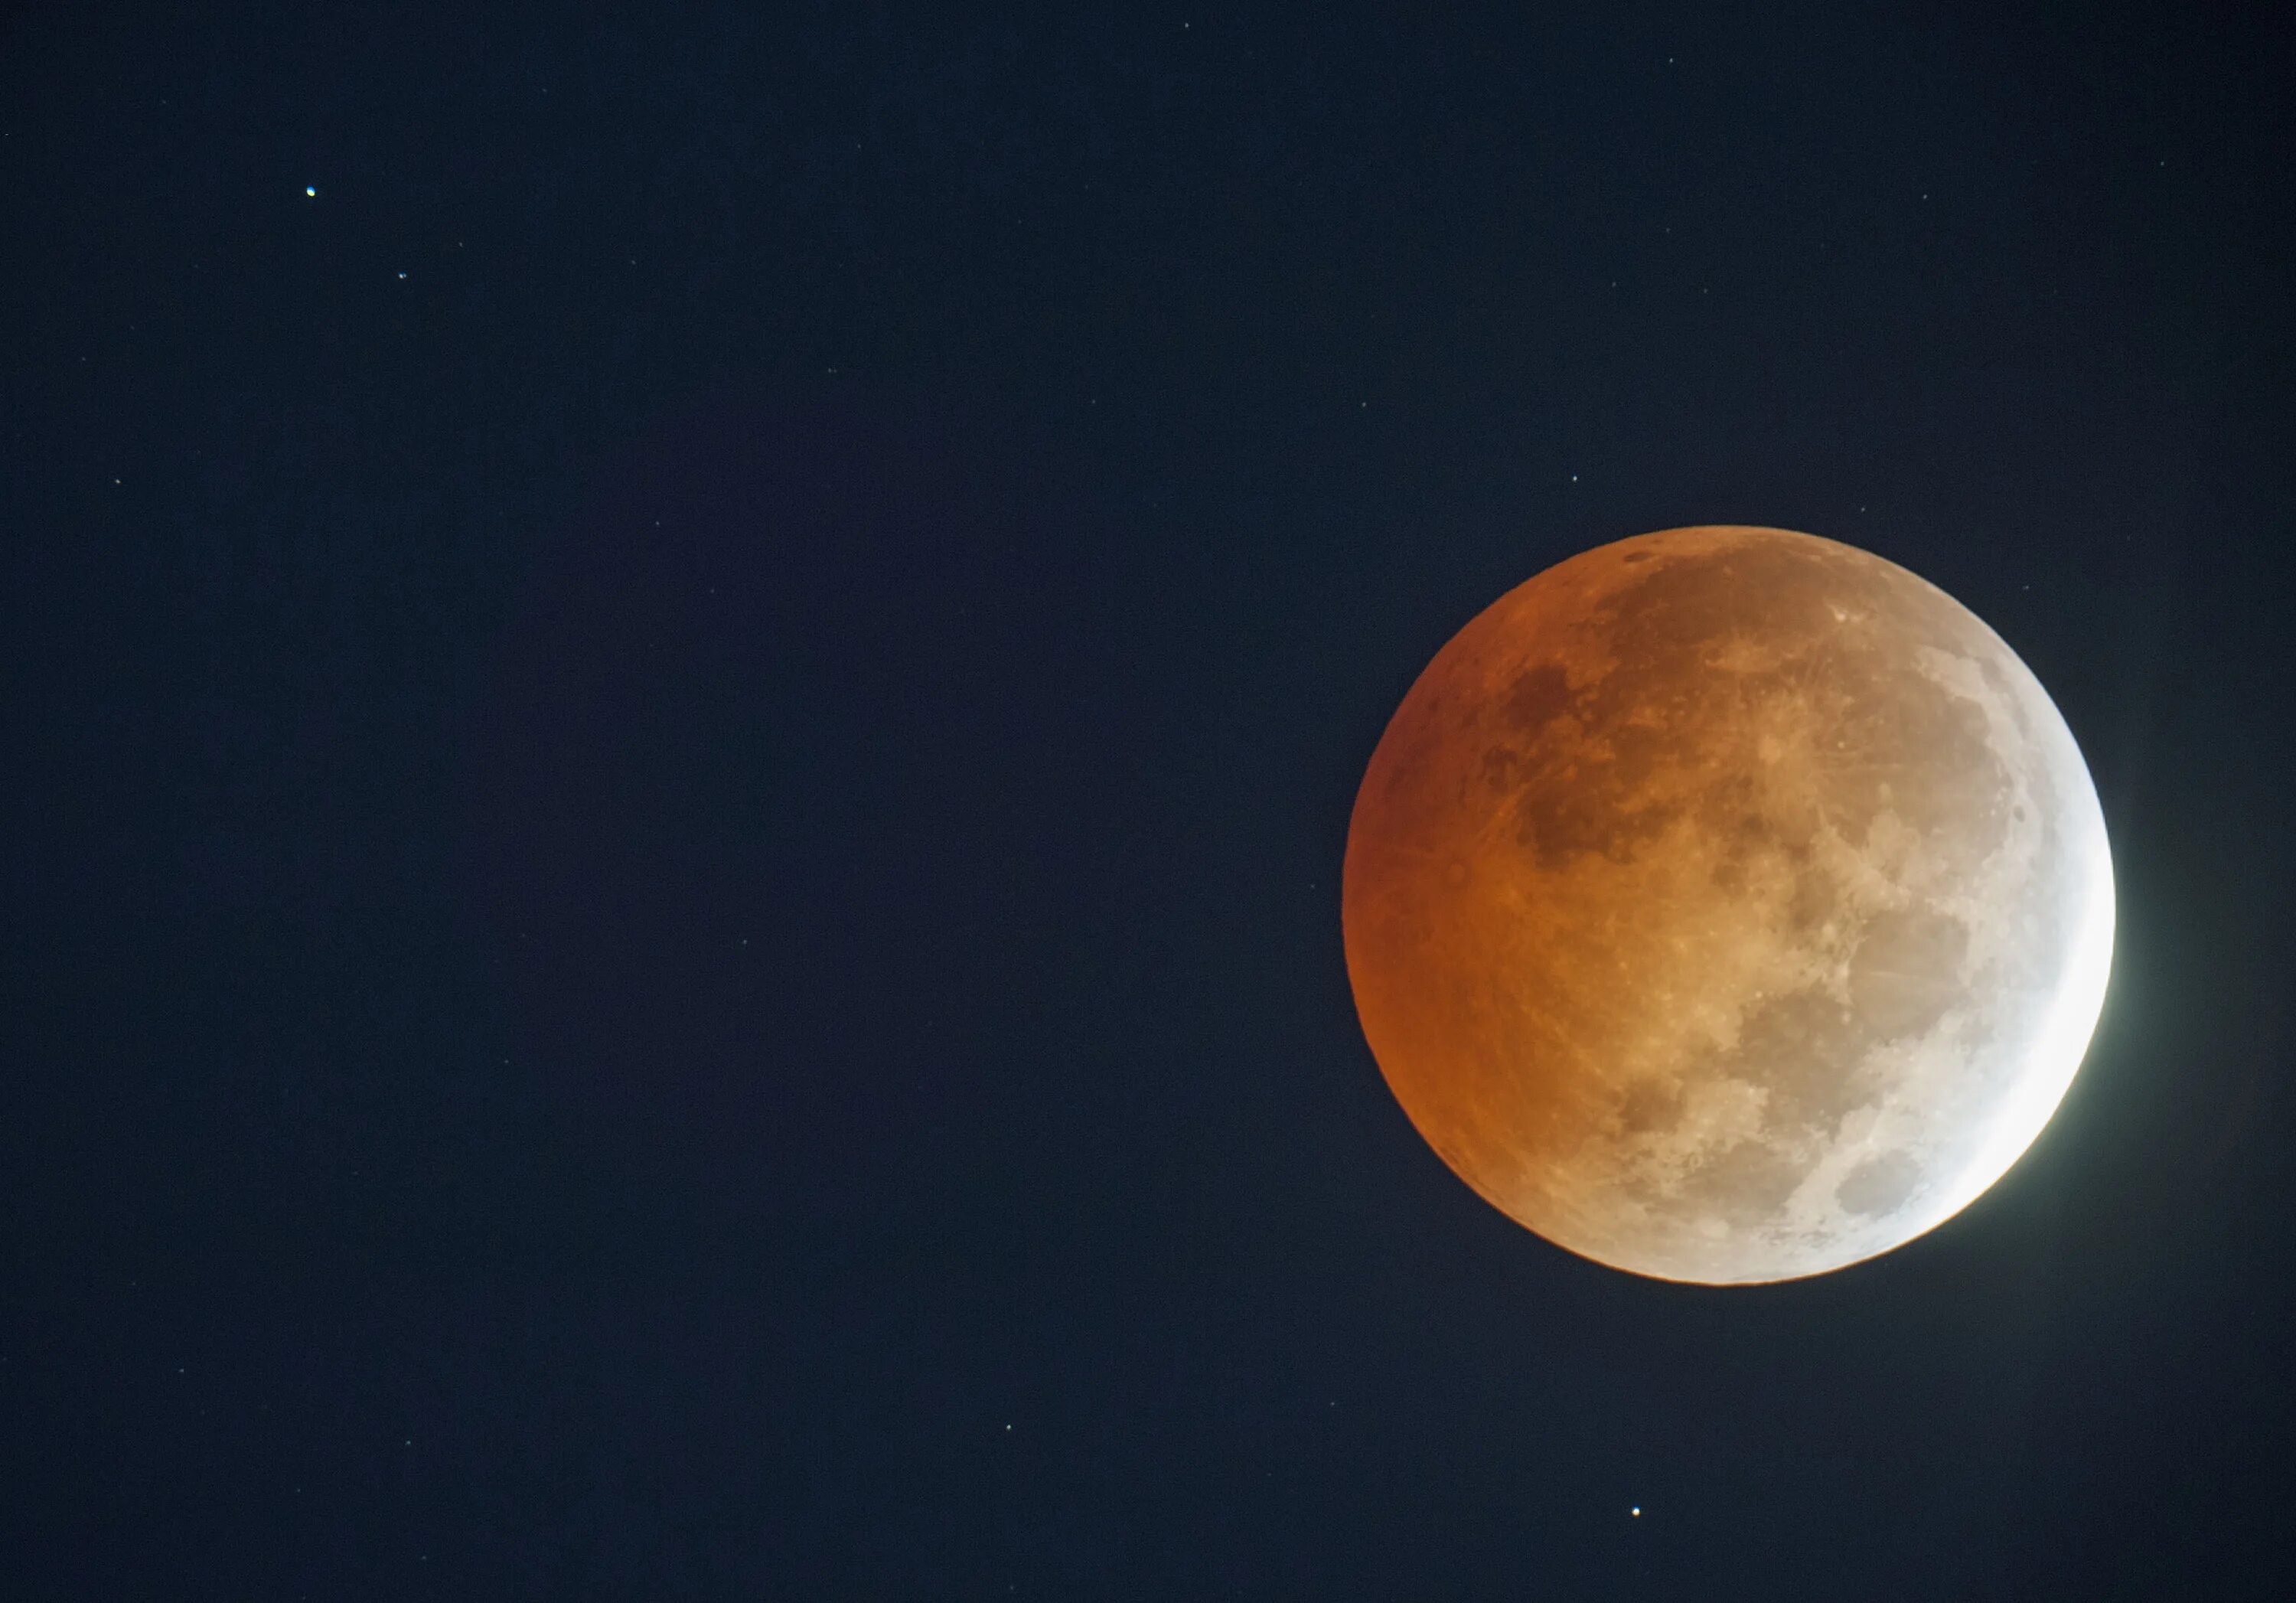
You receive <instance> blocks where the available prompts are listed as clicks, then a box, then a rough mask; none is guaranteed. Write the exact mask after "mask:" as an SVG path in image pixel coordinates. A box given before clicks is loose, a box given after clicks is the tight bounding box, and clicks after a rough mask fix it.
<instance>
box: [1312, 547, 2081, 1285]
mask: <svg viewBox="0 0 2296 1603" xmlns="http://www.w3.org/2000/svg"><path fill="white" fill-rule="evenodd" d="M1342 908H1343V918H1344V923H1345V937H1346V947H1347V962H1348V974H1349V982H1350V983H1351V984H1352V986H1353V989H1354V992H1355V998H1356V1005H1357V1013H1358V1015H1359V1016H1360V1018H1361V1020H1362V1023H1363V1027H1364V1032H1365V1037H1366V1038H1367V1040H1369V1042H1370V1045H1371V1048H1372V1051H1373V1054H1374V1056H1375V1057H1376V1058H1377V1060H1378V1062H1379V1065H1380V1068H1381V1071H1382V1073H1383V1074H1384V1075H1385V1076H1386V1078H1387V1081H1388V1083H1389V1085H1390V1087H1391V1088H1392V1089H1393V1090H1394V1093H1395V1096H1396V1097H1397V1099H1398V1101H1399V1102H1400V1103H1401V1104H1402V1106H1403V1108H1404V1111H1405V1112H1406V1114H1408V1115H1409V1116H1410V1118H1411V1120H1412V1122H1413V1123H1414V1124H1415V1126H1416V1127H1417V1128H1418V1130H1419V1131H1420V1133H1421V1134H1422V1135H1423V1136H1424V1137H1425V1138H1426V1139H1427V1141H1428V1143H1429V1145H1430V1146H1431V1147H1433V1148H1434V1149H1435V1151H1436V1152H1437V1153H1438V1154H1439V1155H1440V1156H1441V1157H1442V1159H1443V1161H1444V1162H1445V1163H1447V1164H1449V1165H1450V1167H1451V1168H1452V1169H1453V1170H1454V1171H1456V1173H1457V1174H1458V1175H1459V1176H1460V1178H1461V1179H1463V1180H1465V1181H1466V1182H1467V1183H1468V1184H1469V1185H1470V1186H1472V1187H1473V1188H1475V1190H1476V1191H1478V1192H1479V1193H1480V1194H1481V1195H1482V1196H1484V1197H1485V1198H1486V1199H1487V1200H1488V1201H1489V1202H1490V1203H1491V1204H1494V1205H1495V1206H1497V1208H1499V1209H1500V1210H1501V1211H1502V1212H1504V1213H1507V1214H1508V1215H1509V1216H1511V1217H1512V1218H1513V1219H1515V1220H1517V1221H1520V1222H1521V1223H1522V1224H1524V1225H1526V1226H1528V1227H1529V1229H1532V1230H1535V1231H1537V1232H1538V1234H1539V1235H1541V1236H1543V1237H1546V1238H1547V1239H1548V1240H1550V1241H1553V1242H1554V1243H1555V1244H1556V1245H1561V1246H1563V1247H1566V1248H1568V1249H1570V1251H1572V1252H1575V1253H1579V1254H1583V1255H1584V1256H1587V1257H1588V1258H1592V1259H1595V1260H1596V1261H1598V1262H1603V1263H1607V1264H1611V1265H1612V1266H1614V1267H1617V1268H1620V1269H1624V1270H1632V1271H1634V1272H1636V1273H1640V1274H1645V1275H1652V1276H1656V1277H1660V1278H1667V1279H1674V1280H1688V1281H1700V1282H1709V1283H1727V1282H1745V1281H1767V1280H1780V1279H1789V1278H1797V1277H1800V1276H1804V1275H1810V1274H1816V1273H1821V1272H1823V1271H1825V1270H1832V1269H1837V1268H1840V1267H1842V1266H1843V1265H1845V1264H1849V1263H1852V1262H1857V1261H1858V1260H1860V1259H1864V1258H1867V1257H1871V1256H1873V1255H1874V1254H1878V1253H1882V1252H1886V1251H1888V1250H1889V1249H1890V1248H1892V1247H1895V1246H1897V1245H1901V1244H1902V1243H1904V1242H1906V1241H1907V1240H1909V1239H1911V1238H1912V1237H1915V1236H1918V1235H1920V1234H1922V1233H1923V1231H1926V1230H1928V1229H1932V1228H1934V1227H1935V1226H1936V1225H1938V1224H1939V1223H1940V1222H1942V1221H1944V1220H1946V1219H1948V1218H1949V1217H1951V1216H1952V1215H1953V1214H1954V1213H1957V1212H1959V1211H1960V1210H1961V1209H1962V1208H1964V1207H1965V1206H1966V1205H1967V1204H1969V1203H1970V1202H1971V1201H1972V1200H1973V1199H1974V1198H1975V1197H1976V1196H1978V1195H1979V1194H1980V1193H1981V1192H1983V1191H1984V1190H1985V1189H1986V1188H1988V1187H1989V1186H1990V1185H1991V1184H1992V1183H1993V1182H1994V1181H1995V1180H1997V1179H1998V1178H1999V1177H2000V1175H2001V1174H2002V1173H2003V1172H2004V1171H2005V1170H2007V1168H2008V1167H2009V1165H2010V1164H2011V1163H2014V1162H2015V1161H2016V1159H2017V1157H2018V1156H2019V1155H2021V1153H2022V1152H2023V1151H2024V1150H2025V1149H2026V1147H2028V1146H2029V1145H2030V1143H2031V1142H2032V1140H2033V1139H2034V1137H2035V1136H2036V1135H2038V1133H2039V1131H2040V1130H2041V1128H2042V1126H2043V1125H2044V1124H2045V1123H2046V1122H2047V1120H2048V1118H2049V1116H2050V1115H2051V1114H2053V1113H2054V1110H2055V1108H2056V1106H2057V1105H2058V1103H2059V1101H2060V1100H2061V1099H2062V1097H2063V1094H2064V1091H2065V1089H2066V1087H2067V1086H2068V1085H2069V1084H2070V1083H2071V1079H2072V1076H2073V1073H2074V1072H2075V1071H2076V1070H2077V1069H2078V1068H2079V1064H2080V1059H2081V1057H2082V1055H2083V1053H2084V1052H2085V1051H2086V1049H2087V1043H2088V1040H2089V1036H2090V1033H2091V1032H2092V1031H2093V1030H2094V1028H2095V1022H2096V1018H2097V1015H2098V1012H2099V1010H2100V1008H2101V1007H2102V1005H2103V996H2104V987H2105V979H2106V973H2107V970H2108V968H2109V966H2110V963H2111V956H2112V928H2113V894H2112V861H2111V857H2110V853H2109V851H2108V848H2107V844H2106V840H2105V834H2104V823H2103V814H2102V812H2101V810H2100V809H2099V807H2098V805H2097V799H2096V793H2095V786H2094V785H2092V783H2091V782H2090V779H2089V776H2088V770H2087V766H2086V765H2085V764H2084V763H2083V761H2082V760H2081V756H2080V752H2079V748H2078V747H2077V746H2076V745H2075V744H2074V742H2073V738H2072V736H2071V732H2070V731H2069V730H2068V729H2067V728H2066V727H2065V724H2064V720H2063V719H2062V717H2061V716H2060V715H2059V714H2058V712H2057V710H2056V708H2055V706H2054V704H2053V703H2051V702H2050V700H2049V698H2048V695H2047V694H2046V692H2045V691H2044V690H2043V689H2042V688H2041V686H2040V685H2039V683H2038V681H2037V680H2036V679H2035V678H2033V676H2032V674H2031V672H2030V670H2028V669H2027V668H2026V667H2025V665H2024V664H2023V663H2022V662H2020V661H2019V660H2018V658H2017V656H2016V654H2014V653H2013V652H2012V651H2011V650H2010V649H2009V647H2008V646H2007V645H2005V643H2003V641H2002V640H2001V639H2000V637H1998V636H1997V635H1995V634H1994V633H1993V631H1992V630H1991V629H1988V628H1987V627H1986V626H1985V624H1984V623H1983V622H1981V621H1980V620H1979V619H1978V618H1977V617H1976V616H1975V615H1974V614H1972V613H1971V612H1968V611H1967V610H1966V609H1965V608H1964V607H1963V606H1961V605H1960V604H1958V603H1957V602H1956V601H1955V600H1953V598H1952V597H1950V596H1947V595H1946V594H1945V593H1944V592H1943V591H1941V590H1939V589H1938V588H1935V587H1934V586H1932V585H1931V584H1929V583H1927V582H1926V581H1924V580H1921V579H1919V578H1917V577H1916V576H1915V575H1914V574H1912V573H1910V572H1907V571H1906V570H1904V569H1902V568H1899V567H1897V566H1896V565H1894V564H1892V563H1888V562H1885V561H1883V560H1882V558H1880V557H1877V556H1874V555H1871V554H1869V553H1866V552H1864V551H1860V550H1857V549H1856V548H1855V547H1849V546H1843V545H1840V544H1837V543H1835V542H1833V541H1830V540H1823V539H1819V538H1815V537H1813V536H1809V535H1805V534H1795V533H1792V532H1789V531H1787V530H1775V529H1753V528H1739V527H1714V528H1701V529H1678V530H1666V531H1664V532H1661V533H1658V534H1652V535H1644V536H1641V537H1639V538H1634V539H1628V540H1621V541H1619V542H1618V543H1616V544H1613V545H1610V546H1604V547H1600V548H1598V549H1596V550H1593V551H1589V552H1586V553H1584V554H1582V555H1579V556H1577V557H1573V558H1571V559H1570V561H1568V562H1565V563H1561V564H1559V565H1558V566H1556V567H1554V568H1552V569H1549V570H1548V571H1546V572H1544V573H1542V574H1539V575H1538V577H1537V578H1535V579H1532V580H1529V582H1528V583H1526V584H1523V585H1521V586H1520V587H1518V588H1516V589H1514V590H1513V591H1511V592H1510V593H1508V594H1507V595H1506V596H1503V597H1501V598H1500V599H1499V600H1498V601H1497V603H1495V604H1493V605H1492V606H1491V607H1490V608H1488V610H1487V611H1485V612H1483V613H1482V614H1481V615H1480V616H1479V617H1477V618H1476V619H1474V620H1473V621H1472V622H1470V623H1469V624H1468V625H1467V626H1466V628H1464V629H1462V630H1461V631H1460V632H1459V634H1458V635H1457V636H1456V637H1455V638H1454V639H1453V640H1452V641H1451V642H1450V643H1449V644H1448V645H1446V646H1445V647H1444V648H1443V649H1442V651H1441V652H1439V654H1437V655H1436V657H1435V659H1434V661H1433V662H1431V663H1430V664H1429V665H1428V667H1427V669H1426V670H1425V671H1424V672H1423V674H1422V675H1421V676H1420V678H1419V679H1418V682H1417V683H1416V684H1415V685H1414V686H1412V688H1411V690H1410V693H1409V694H1408V695H1406V697H1405V699H1404V701H1403V704H1402V705H1401V707H1399V708H1398V711H1396V714H1395V716H1394V718H1393V719H1392V720H1391V721H1390V724H1389V726H1388V728H1387V730H1386V733H1385V734H1384V735H1383V736H1382V738H1381V740H1380V743H1379V745H1378V748H1377V749H1376V751H1374V753H1373V756H1372V760H1371V763H1370V765H1369V768H1368V769H1367V770H1366V772H1365V776H1364V780H1363V785H1362V788H1361V790H1360V791H1359V793H1358V794H1357V800H1356V807H1355V812H1354V816H1353V818H1352V820H1351V823H1350V826H1349V836H1348V848H1347V862H1346V869H1345V884H1344V888H1343V892H1342Z"/></svg>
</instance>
